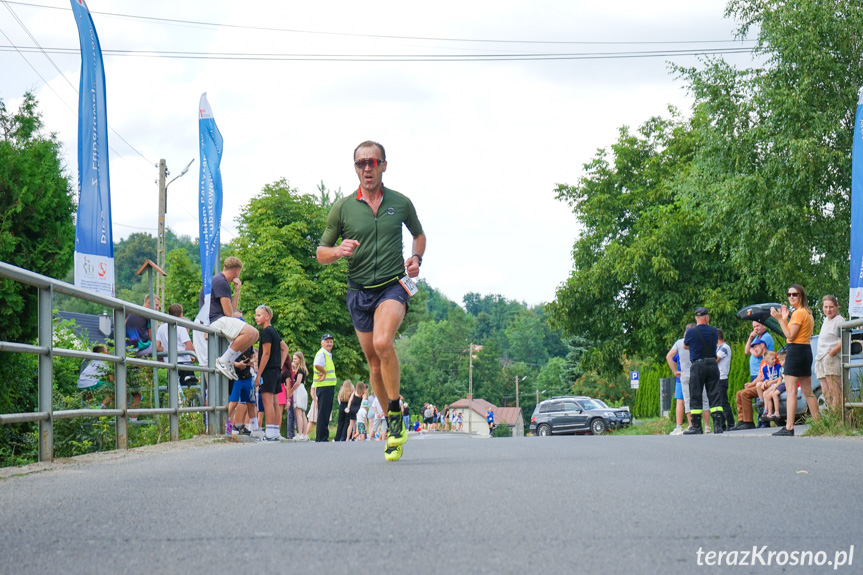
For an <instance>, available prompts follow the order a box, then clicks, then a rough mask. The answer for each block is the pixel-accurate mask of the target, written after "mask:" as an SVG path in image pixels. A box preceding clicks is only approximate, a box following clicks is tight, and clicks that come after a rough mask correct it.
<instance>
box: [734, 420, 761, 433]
mask: <svg viewBox="0 0 863 575" xmlns="http://www.w3.org/2000/svg"><path fill="white" fill-rule="evenodd" d="M747 429H755V424H754V423H752V422H751V421H738V422H737V425H735V426H734V427H732V428H731V429H729V430H728V431H745V430H747Z"/></svg>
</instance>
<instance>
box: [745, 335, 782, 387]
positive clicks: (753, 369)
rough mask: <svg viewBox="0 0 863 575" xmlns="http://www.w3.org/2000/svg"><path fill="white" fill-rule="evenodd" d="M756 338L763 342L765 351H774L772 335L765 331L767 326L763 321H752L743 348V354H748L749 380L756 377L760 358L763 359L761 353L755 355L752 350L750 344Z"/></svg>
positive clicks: (759, 369) (759, 368) (759, 367)
mask: <svg viewBox="0 0 863 575" xmlns="http://www.w3.org/2000/svg"><path fill="white" fill-rule="evenodd" d="M756 340H757V341H761V342H762V343H764V345H765V348H766V349H765V351H775V349H774V347H773V345H774V344H773V336H772V335H770V334H769V333H767V328H766V327H765V326H764V324H763V323H760V322H757V321H753V322H752V331H751V332H750V333H749V338H747V340H746V346H745V347H744V348H743V353H744V355H748V356H749V378H750V379H749V381H752V380H754V379H755V378H756V377H758V372H760V371H761V360H762V359H764V358H763V355H764V354H763V353H761V354H760V355H755V354H754V353H753V352H752V345H753V344H754V343H755V341H756Z"/></svg>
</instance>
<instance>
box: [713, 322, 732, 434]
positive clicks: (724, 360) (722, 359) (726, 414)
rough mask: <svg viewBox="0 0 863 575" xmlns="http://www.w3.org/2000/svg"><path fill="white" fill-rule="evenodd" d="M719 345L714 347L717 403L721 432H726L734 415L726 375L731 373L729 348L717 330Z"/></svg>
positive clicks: (722, 334) (720, 332)
mask: <svg viewBox="0 0 863 575" xmlns="http://www.w3.org/2000/svg"><path fill="white" fill-rule="evenodd" d="M716 332H717V333H718V334H719V343H718V344H717V346H716V363H717V364H719V401H720V402H721V404H722V416H723V425H722V430H723V431H728V430H729V429H731V428H732V427H734V415H733V414H732V413H731V404H730V403H729V401H728V373H729V372H730V371H731V346H729V345H728V344H727V343H725V333H723V331H722V330H721V329H717V330H716Z"/></svg>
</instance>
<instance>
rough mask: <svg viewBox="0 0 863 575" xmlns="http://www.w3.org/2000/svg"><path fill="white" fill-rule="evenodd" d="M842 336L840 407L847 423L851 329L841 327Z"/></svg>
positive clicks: (849, 395)
mask: <svg viewBox="0 0 863 575" xmlns="http://www.w3.org/2000/svg"><path fill="white" fill-rule="evenodd" d="M840 335H841V336H842V352H841V353H842V355H841V358H842V393H841V394H840V396H841V397H842V399H841V400H840V401H841V403H840V409H841V410H842V423H843V424H844V423H845V403H846V402H848V401H849V400H850V399H851V368H850V367H846V365H847V364H848V363H850V362H851V330H850V329H845V328H841V329H840Z"/></svg>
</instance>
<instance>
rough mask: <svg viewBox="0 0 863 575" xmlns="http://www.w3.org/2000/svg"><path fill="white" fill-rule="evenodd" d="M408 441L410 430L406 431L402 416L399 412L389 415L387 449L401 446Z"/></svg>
mask: <svg viewBox="0 0 863 575" xmlns="http://www.w3.org/2000/svg"><path fill="white" fill-rule="evenodd" d="M407 441H408V430H407V429H405V423H404V419H403V418H402V414H401V413H398V412H397V411H390V412H389V413H387V448H389V447H396V446H401V445H404V444H405V443H407Z"/></svg>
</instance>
